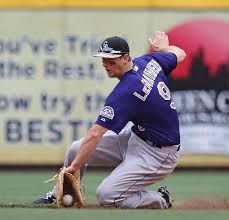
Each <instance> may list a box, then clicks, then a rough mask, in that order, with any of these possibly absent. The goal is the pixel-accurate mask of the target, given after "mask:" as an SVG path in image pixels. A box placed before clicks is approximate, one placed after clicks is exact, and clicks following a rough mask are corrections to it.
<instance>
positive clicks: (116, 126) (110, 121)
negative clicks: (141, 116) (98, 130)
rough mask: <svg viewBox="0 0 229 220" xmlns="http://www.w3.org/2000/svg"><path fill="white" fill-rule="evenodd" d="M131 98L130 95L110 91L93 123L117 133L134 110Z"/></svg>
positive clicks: (129, 119)
mask: <svg viewBox="0 0 229 220" xmlns="http://www.w3.org/2000/svg"><path fill="white" fill-rule="evenodd" d="M131 100H132V97H131V96H128V95H125V96H123V95H122V96H121V95H119V94H115V93H111V94H110V95H109V96H108V97H107V99H106V102H105V105H104V107H103V108H102V110H101V112H100V114H99V116H98V118H97V120H96V122H95V123H96V124H98V125H101V126H103V127H105V128H107V129H109V130H112V131H114V132H115V133H116V134H118V133H119V132H120V131H121V130H122V129H123V128H124V126H125V125H126V124H127V122H129V121H131V119H132V117H133V115H134V114H135V112H136V111H135V108H136V107H135V106H134V102H132V101H131ZM127 106H128V107H127Z"/></svg>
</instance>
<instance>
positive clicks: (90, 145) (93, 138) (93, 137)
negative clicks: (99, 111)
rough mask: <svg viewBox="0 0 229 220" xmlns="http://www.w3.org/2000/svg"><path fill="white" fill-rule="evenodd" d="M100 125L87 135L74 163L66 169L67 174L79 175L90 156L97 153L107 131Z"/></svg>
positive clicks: (93, 127) (91, 129)
mask: <svg viewBox="0 0 229 220" xmlns="http://www.w3.org/2000/svg"><path fill="white" fill-rule="evenodd" d="M107 130H108V129H107V128H104V127H102V126H100V125H98V124H94V125H93V126H92V127H91V128H90V130H89V131H88V133H87V135H86V136H85V138H84V139H83V142H82V144H81V146H80V149H79V151H78V153H77V155H76V156H75V158H74V160H73V161H72V163H71V165H70V166H69V167H68V168H66V172H69V173H72V174H73V175H74V176H76V177H77V176H78V175H79V171H80V167H81V166H82V165H83V164H84V163H85V162H86V161H87V160H88V159H89V158H90V156H91V155H92V154H93V153H94V152H95V150H96V146H97V145H98V144H99V142H100V140H101V138H102V136H103V135H104V133H105V132H106V131H107Z"/></svg>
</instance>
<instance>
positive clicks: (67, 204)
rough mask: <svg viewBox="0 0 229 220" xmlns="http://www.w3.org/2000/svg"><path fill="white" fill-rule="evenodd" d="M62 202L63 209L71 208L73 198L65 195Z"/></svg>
mask: <svg viewBox="0 0 229 220" xmlns="http://www.w3.org/2000/svg"><path fill="white" fill-rule="evenodd" d="M62 202H63V205H64V206H65V207H71V206H73V197H72V196H71V195H69V194H66V195H64V196H63V201H62Z"/></svg>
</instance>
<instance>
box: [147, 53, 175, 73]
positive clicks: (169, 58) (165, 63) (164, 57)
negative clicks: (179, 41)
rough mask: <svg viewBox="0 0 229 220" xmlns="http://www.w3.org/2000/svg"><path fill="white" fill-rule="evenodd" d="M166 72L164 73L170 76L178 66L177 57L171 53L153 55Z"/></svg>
mask: <svg viewBox="0 0 229 220" xmlns="http://www.w3.org/2000/svg"><path fill="white" fill-rule="evenodd" d="M151 55H152V58H154V59H155V60H156V61H157V62H158V63H159V64H160V66H161V67H162V69H163V70H164V73H165V74H166V75H168V74H169V73H170V72H171V71H172V70H174V69H175V68H176V66H177V57H176V55H175V54H174V53H171V52H156V53H153V54H151Z"/></svg>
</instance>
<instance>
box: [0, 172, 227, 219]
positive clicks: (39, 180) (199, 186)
mask: <svg viewBox="0 0 229 220" xmlns="http://www.w3.org/2000/svg"><path fill="white" fill-rule="evenodd" d="M54 174H55V173H54V172H52V171H39V172H38V171H34V172H32V171H25V170H22V171H0V185H1V187H0V219H1V220H3V219H7V220H8V219H9V220H11V219H19V220H20V219H23V220H26V219H34V220H36V219H39V220H41V219H49V220H52V219H53V220H54V219H55V220H58V219H64V218H65V219H77V220H78V219H100V220H103V219H106V220H107V219H111V220H115V219H127V220H128V219H131V220H135V219H138V220H139V219H142V220H145V219H163V220H164V219H165V220H179V219H182V220H183V219H185V220H189V219H201V218H206V219H208V220H211V219H212V220H213V219H217V220H221V219H229V212H228V210H176V209H170V210H149V209H137V210H130V209H54V208H50V207H49V208H44V207H39V206H36V207H34V206H33V205H32V204H31V202H32V201H33V200H35V199H36V198H38V197H40V196H42V195H43V194H44V193H46V192H47V191H48V190H49V189H50V188H51V186H52V184H53V182H51V183H46V184H44V183H43V181H45V180H47V179H49V178H50V177H52V176H53V175H54ZM108 174H109V172H92V171H89V172H87V173H86V175H85V177H84V181H83V182H84V185H85V188H86V194H87V202H88V203H90V204H91V203H96V197H95V190H96V188H97V186H98V185H99V183H100V182H101V181H102V179H103V178H104V177H105V176H107V175H108ZM228 183H229V175H228V173H227V172H174V173H173V174H172V175H170V176H169V177H167V178H166V179H165V180H164V181H162V182H161V183H159V184H156V185H153V186H151V187H149V188H150V189H157V188H158V187H159V186H160V185H167V186H168V187H169V189H170V191H171V193H172V195H173V198H174V199H175V200H176V201H178V202H179V201H186V200H191V199H193V198H214V197H219V196H220V197H225V198H229V187H228Z"/></svg>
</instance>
